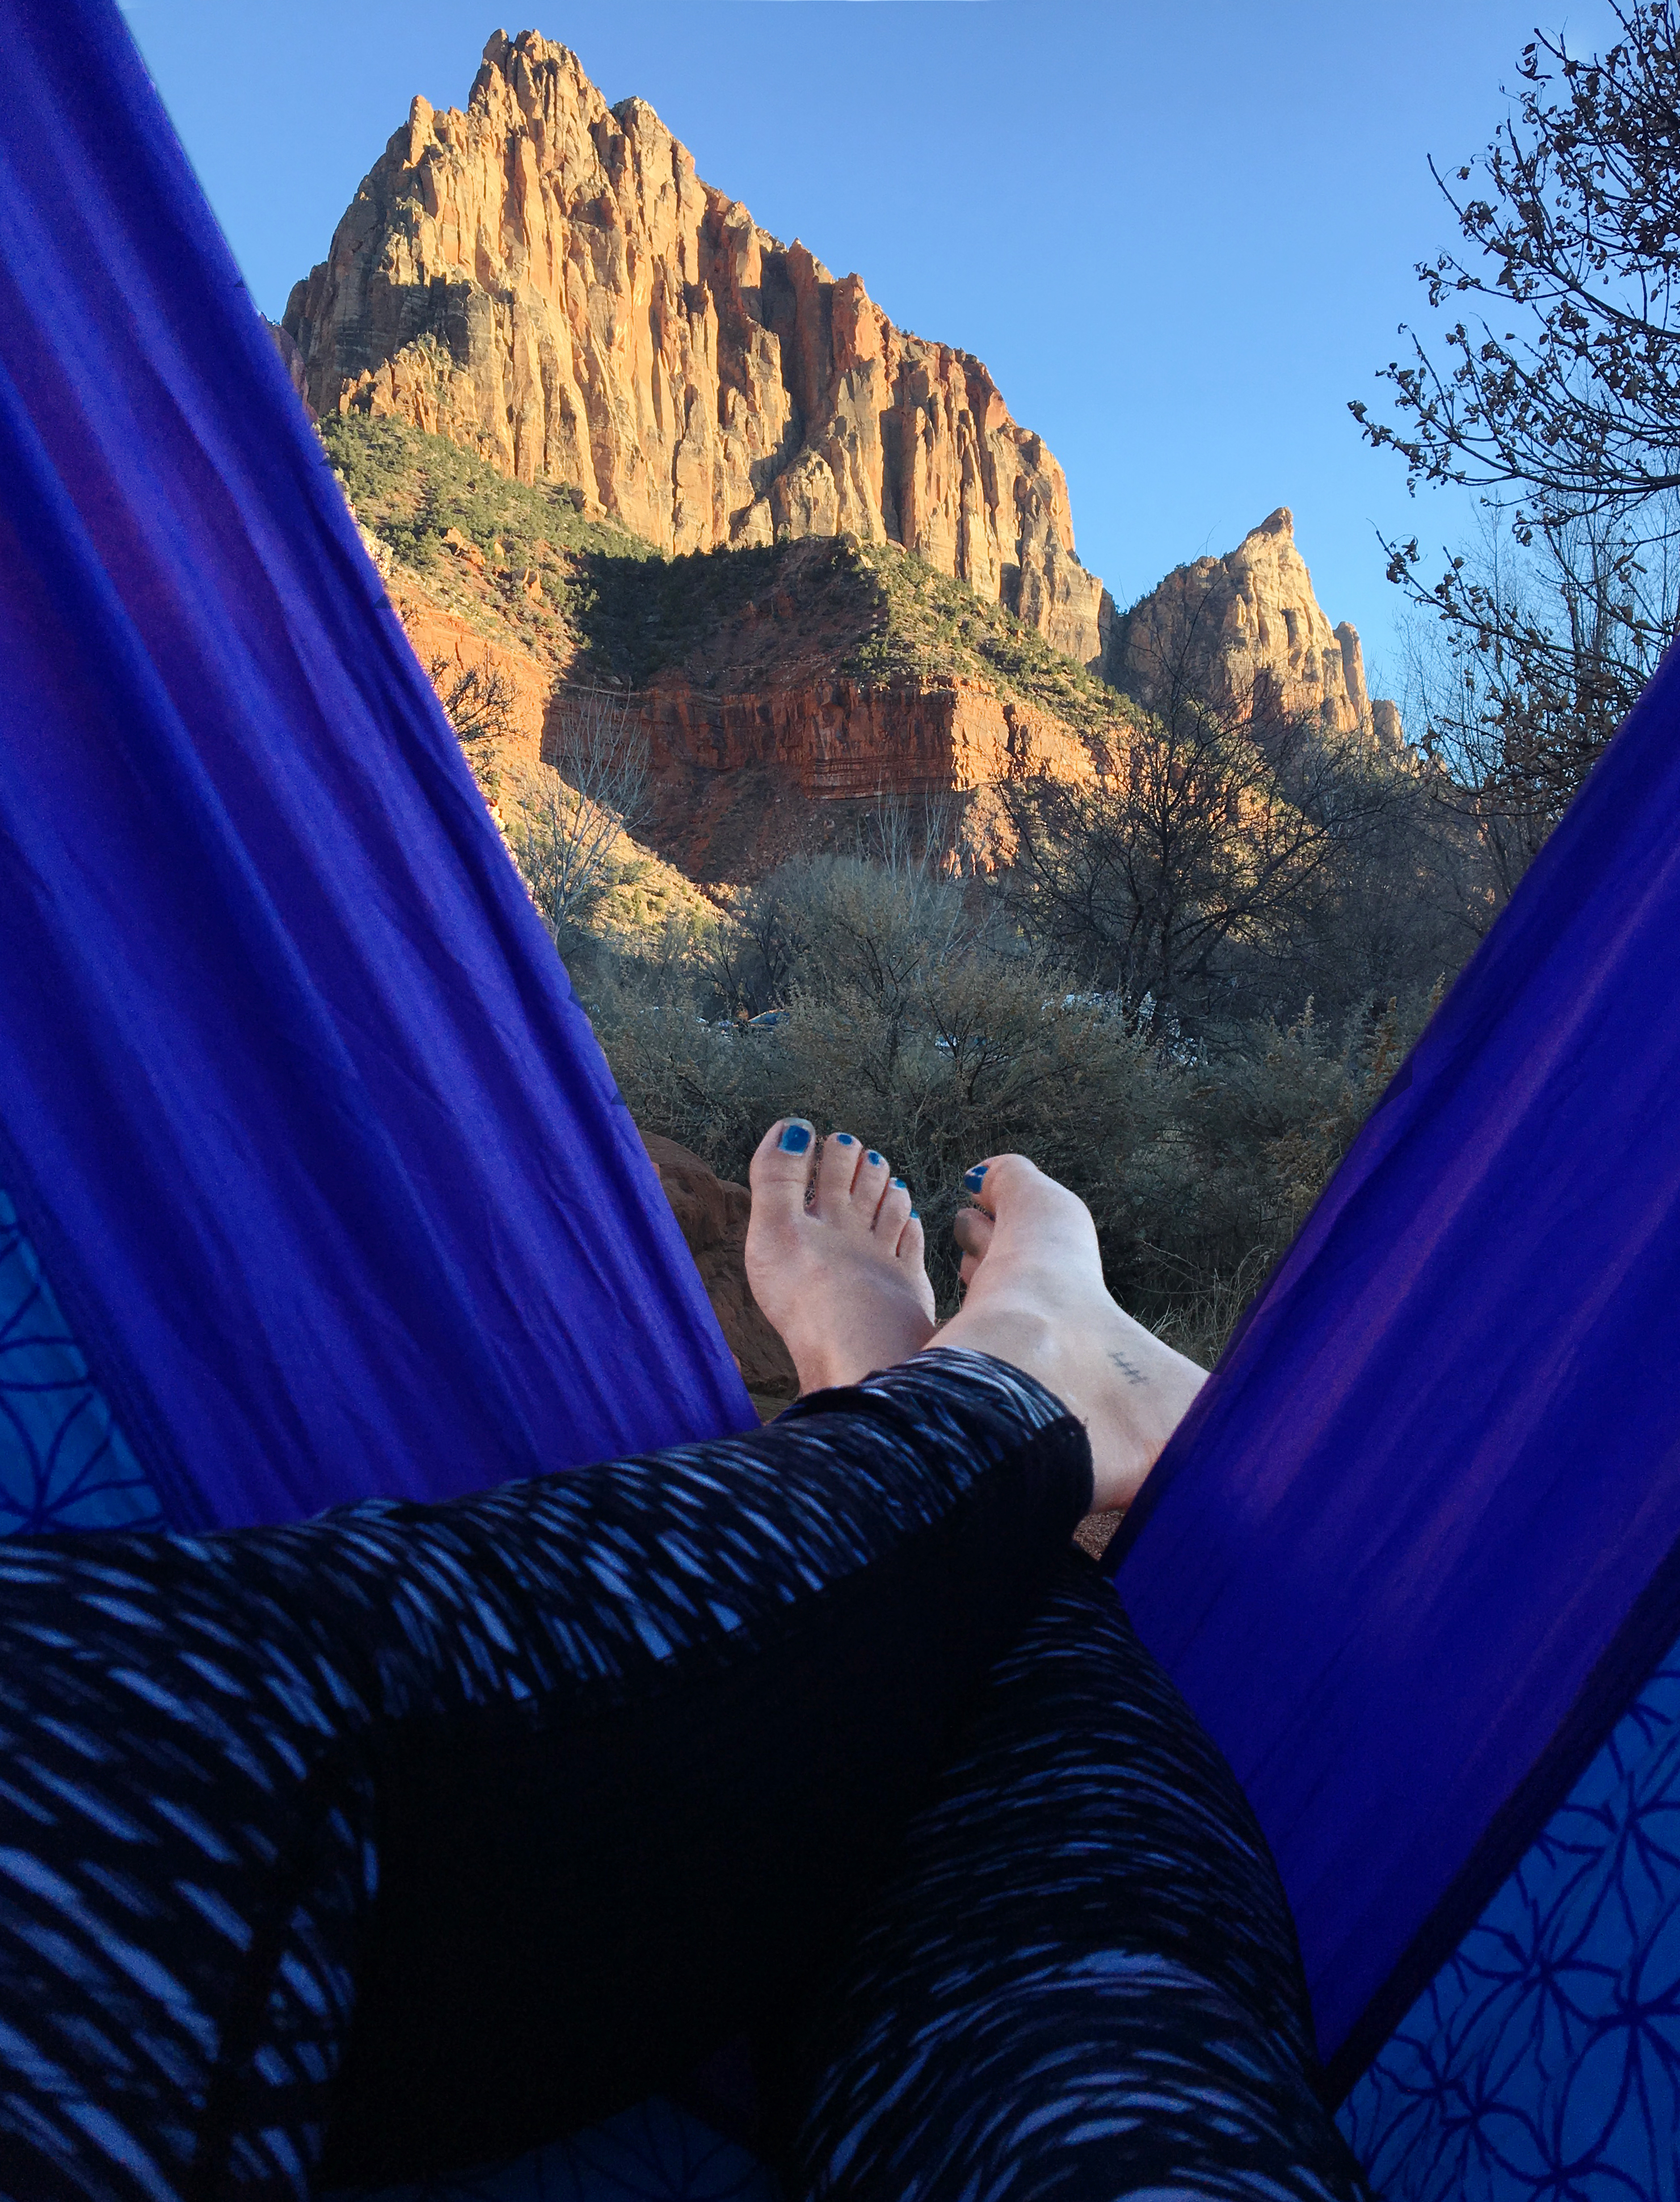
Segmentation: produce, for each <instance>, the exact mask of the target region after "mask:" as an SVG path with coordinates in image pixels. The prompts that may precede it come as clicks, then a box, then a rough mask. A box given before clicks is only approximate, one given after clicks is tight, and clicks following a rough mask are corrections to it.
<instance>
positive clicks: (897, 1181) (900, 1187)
mask: <svg viewBox="0 0 1680 2202" xmlns="http://www.w3.org/2000/svg"><path fill="white" fill-rule="evenodd" d="M893 1190H894V1191H895V1192H909V1190H910V1187H909V1186H907V1185H906V1184H905V1181H904V1180H903V1179H902V1178H901V1177H895V1178H894V1179H893Z"/></svg>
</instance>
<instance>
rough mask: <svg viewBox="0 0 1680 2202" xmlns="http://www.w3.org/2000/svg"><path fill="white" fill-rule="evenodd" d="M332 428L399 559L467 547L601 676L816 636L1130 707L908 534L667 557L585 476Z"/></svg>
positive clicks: (419, 436)
mask: <svg viewBox="0 0 1680 2202" xmlns="http://www.w3.org/2000/svg"><path fill="white" fill-rule="evenodd" d="M321 438H322V440H323V442H324V443H325V445H326V446H327V452H328V455H329V456H330V457H331V459H332V462H333V466H334V468H336V469H337V471H338V473H339V477H340V479H341V480H343V482H344V484H345V491H346V492H347V494H348V495H349V498H350V501H351V505H352V506H353V508H354V509H355V512H356V516H357V520H358V521H360V522H361V524H362V526H363V527H364V528H366V529H367V531H368V533H369V534H370V535H372V536H373V537H374V538H375V539H376V540H377V541H379V542H380V543H381V544H382V545H384V546H385V548H386V550H388V551H389V553H390V554H391V556H392V557H394V558H396V559H397V560H398V561H399V562H401V563H402V564H403V565H405V566H408V567H410V568H413V570H414V571H415V572H416V573H417V574H420V575H421V577H422V579H424V580H427V581H428V582H429V583H430V584H431V585H432V586H433V587H434V588H437V589H438V590H439V593H441V594H442V595H444V596H445V598H451V593H452V592H451V581H452V580H453V579H454V578H455V576H456V575H457V574H458V572H459V569H460V557H461V553H462V552H463V550H465V551H469V552H470V554H472V556H473V557H474V559H475V563H474V566H473V571H474V574H475V576H477V575H479V574H482V577H483V580H484V582H485V584H486V586H488V587H489V589H490V591H491V592H492V601H493V606H494V611H495V615H496V616H497V617H498V619H499V620H500V621H502V622H504V624H505V625H506V626H507V627H509V628H510V630H511V633H512V634H513V636H514V637H515V638H516V639H519V640H521V641H522V642H523V643H524V644H525V645H526V646H527V647H528V648H532V649H533V650H535V651H537V652H538V653H539V655H542V654H546V655H550V656H560V655H563V656H568V657H569V656H571V654H572V652H573V651H574V650H575V651H581V654H582V669H585V670H587V671H590V672H592V673H593V674H596V675H597V677H598V679H599V680H601V681H602V682H603V684H604V685H608V686H615V687H626V686H628V687H629V688H631V689H638V688H641V687H644V686H646V685H647V683H648V682H649V681H651V680H653V679H654V678H655V676H656V675H657V674H660V673H663V672H667V671H669V670H673V669H675V668H681V669H682V670H683V671H684V672H685V674H687V675H688V676H689V677H691V678H692V679H693V680H695V682H696V683H697V685H699V686H722V687H728V686H729V685H730V678H731V676H732V674H739V675H741V676H743V677H746V674H748V673H749V671H751V672H752V673H753V674H757V676H758V677H760V678H762V677H764V675H765V673H766V670H767V667H766V659H767V656H774V657H775V658H776V659H777V661H778V662H780V663H781V666H782V667H783V668H786V667H787V664H788V663H789V662H797V661H798V658H799V654H800V650H801V646H802V645H804V647H805V650H806V651H807V652H808V653H816V654H817V655H819V656H820V657H821V661H822V669H823V670H824V671H826V672H828V673H829V674H837V675H839V676H840V678H842V679H852V680H860V681H883V680H893V679H900V678H905V679H919V680H926V679H930V678H935V677H941V676H949V675H952V674H955V675H957V676H958V677H964V678H968V679H972V680H985V681H988V682H990V683H991V684H992V685H993V686H995V687H996V688H998V689H999V692H1002V693H1003V694H1005V695H1008V696H1012V697H1017V698H1020V699H1021V700H1022V701H1023V702H1026V703H1029V704H1034V705H1035V706H1036V707H1037V708H1038V709H1041V710H1044V711H1047V712H1050V713H1052V714H1053V715H1055V716H1056V717H1058V718H1060V719H1061V720H1063V721H1064V722H1065V723H1066V724H1067V725H1068V726H1070V727H1072V728H1074V729H1076V730H1077V731H1080V732H1085V733H1097V732H1100V731H1101V730H1102V729H1103V728H1104V727H1111V726H1112V725H1113V724H1114V723H1115V721H1116V720H1117V717H1123V716H1124V715H1126V714H1127V713H1128V712H1129V709H1130V707H1129V704H1127V703H1126V701H1125V699H1124V698H1122V697H1120V696H1119V695H1118V694H1117V692H1115V691H1114V690H1113V689H1111V688H1110V687H1109V686H1107V685H1106V684H1105V682H1103V681H1101V680H1096V679H1094V678H1093V676H1092V675H1091V674H1088V673H1087V672H1086V671H1085V669H1084V668H1083V667H1082V666H1079V665H1076V664H1075V663H1074V662H1073V661H1072V660H1071V659H1070V658H1067V657H1064V656H1062V654H1061V652H1060V651H1056V650H1052V648H1051V646H1050V645H1049V644H1048V643H1046V641H1045V640H1044V639H1043V638H1042V636H1040V635H1039V634H1037V633H1035V632H1034V630H1033V629H1032V628H1030V627H1023V625H1022V624H1021V622H1020V621H1019V620H1017V619H1016V618H1015V617H1014V615H1012V614H1011V613H1010V612H1008V611H1006V610H1005V609H1004V608H1003V607H1002V606H1001V605H999V604H987V603H981V600H980V598H978V597H976V595H975V593H974V592H973V590H971V589H970V588H969V587H968V586H967V585H966V584H965V583H964V582H961V581H957V580H952V579H951V578H950V577H949V576H948V575H946V574H938V573H935V572H934V569H933V568H931V567H930V566H928V565H926V564H925V563H924V562H923V561H922V560H921V559H920V558H917V557H913V556H911V555H910V554H909V553H908V552H906V551H904V550H900V549H899V547H898V546H897V545H895V544H889V543H869V544H865V543H862V542H860V541H859V540H858V538H857V537H855V536H841V537H840V538H838V539H835V540H834V541H831V542H798V543H780V544H774V545H765V546H761V547H757V548H751V549H745V550H710V551H706V550H699V551H693V552H690V553H687V554H686V555H684V556H678V557H666V556H663V554H662V553H660V552H659V551H658V550H656V549H655V548H654V547H653V545H651V544H648V543H645V542H643V541H641V540H640V538H638V537H636V536H634V535H631V534H629V533H627V532H626V531H625V530H624V529H622V528H620V527H615V526H613V525H611V524H610V523H608V522H605V521H597V520H589V519H586V518H585V517H584V515H583V511H582V500H581V498H580V497H579V495H578V493H577V492H576V491H575V490H572V489H569V488H567V487H564V486H562V485H560V484H557V483H551V482H516V481H510V480H508V478H507V477H506V476H505V475H503V474H497V473H496V472H495V471H494V470H493V468H489V467H486V465H485V464H484V462H482V461H481V460H480V459H478V458H476V457H475V456H473V455H472V454H471V453H470V452H468V451H463V450H461V449H459V447H458V446H457V445H454V444H451V443H449V442H448V441H446V440H445V439H444V438H443V437H441V436H429V435H427V434H426V433H424V432H423V431H422V430H421V429H418V428H413V427H409V425H408V424H407V423H406V422H405V421H397V420H392V419H382V420H371V419H369V418H368V417H367V416H366V415H362V414H348V415H329V416H328V417H327V419H325V420H323V421H322V422H321ZM533 582H534V583H537V584H539V588H533ZM778 604H780V605H781V613H780V615H779V618H780V632H778V627H777V615H775V614H774V613H772V612H771V608H772V607H775V606H776V605H778ZM759 612H764V613H767V614H769V615H770V617H769V621H768V624H767V626H766V627H765V629H764V631H763V632H759V631H758V630H757V629H756V628H755V627H753V624H752V622H753V620H754V615H755V614H757V613H759ZM767 636H768V638H769V644H770V649H769V651H767V648H766V637H767ZM771 669H772V672H773V668H771Z"/></svg>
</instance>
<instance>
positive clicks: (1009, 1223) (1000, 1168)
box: [959, 1155, 1097, 1257]
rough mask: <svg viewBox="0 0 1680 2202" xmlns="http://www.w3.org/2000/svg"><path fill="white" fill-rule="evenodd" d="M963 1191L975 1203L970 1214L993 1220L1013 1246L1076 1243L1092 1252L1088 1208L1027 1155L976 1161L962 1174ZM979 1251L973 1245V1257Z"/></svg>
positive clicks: (1094, 1236) (1093, 1230)
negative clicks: (974, 1251)
mask: <svg viewBox="0 0 1680 2202" xmlns="http://www.w3.org/2000/svg"><path fill="white" fill-rule="evenodd" d="M963 1190H964V1192H966V1193H967V1194H968V1195H969V1196H970V1198H971V1199H972V1200H973V1201H974V1203H975V1207H974V1210H971V1211H970V1213H972V1214H976V1215H978V1216H989V1217H991V1219H992V1220H993V1222H995V1224H996V1225H997V1228H998V1229H999V1231H1000V1232H1002V1233H1003V1234H1004V1237H1005V1239H1007V1240H1008V1241H1009V1243H1010V1245H1011V1247H1014V1246H1018V1245H1028V1246H1032V1245H1043V1246H1048V1245H1052V1243H1058V1242H1059V1243H1061V1244H1063V1245H1069V1246H1070V1245H1074V1244H1078V1245H1080V1247H1081V1250H1082V1251H1093V1250H1094V1249H1095V1246H1096V1243H1097V1233H1096V1226H1095V1225H1094V1224H1093V1222H1092V1221H1091V1211H1090V1210H1089V1209H1088V1208H1087V1207H1086V1205H1085V1204H1084V1202H1083V1201H1082V1199H1081V1198H1079V1195H1078V1194H1077V1193H1076V1192H1069V1191H1068V1189H1067V1187H1066V1186H1064V1185H1058V1183H1057V1182H1056V1180H1055V1179H1054V1178H1053V1177H1046V1175H1045V1174H1044V1172H1043V1171H1042V1170H1041V1169H1040V1168H1039V1167H1038V1165H1037V1163H1031V1162H1029V1161H1028V1159H1027V1157H1026V1156H1025V1155H993V1156H991V1157H988V1158H987V1161H985V1162H983V1163H976V1165H975V1167H974V1169H971V1170H969V1171H967V1172H965V1174H964V1178H963ZM959 1243H960V1242H959ZM990 1243H991V1239H990V1234H989V1233H988V1235H987V1245H989V1244H990ZM981 1251H983V1250H982V1249H980V1248H978V1247H976V1257H978V1254H979V1253H980V1252H981Z"/></svg>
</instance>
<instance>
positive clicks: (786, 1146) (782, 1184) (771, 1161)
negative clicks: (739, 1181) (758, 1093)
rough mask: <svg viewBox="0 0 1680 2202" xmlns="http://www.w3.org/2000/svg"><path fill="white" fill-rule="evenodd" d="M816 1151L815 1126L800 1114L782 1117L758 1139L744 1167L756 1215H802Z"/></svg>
mask: <svg viewBox="0 0 1680 2202" xmlns="http://www.w3.org/2000/svg"><path fill="white" fill-rule="evenodd" d="M815 1159H816V1127H815V1125H813V1124H811V1123H809V1122H806V1120H805V1117H803V1116H782V1117H781V1118H779V1119H778V1120H777V1122H775V1123H774V1124H772V1125H771V1126H770V1128H769V1131H768V1132H766V1133H765V1134H764V1136H763V1139H760V1140H759V1142H758V1147H757V1152H756V1153H755V1154H754V1156H753V1157H752V1162H751V1163H749V1165H748V1167H747V1178H748V1180H749V1182H750V1183H751V1185H752V1212H753V1215H754V1216H778V1215H781V1214H782V1213H783V1212H784V1211H785V1213H786V1214H787V1215H788V1216H798V1215H799V1214H801V1213H802V1212H803V1210H804V1208H805V1187H806V1186H807V1185H809V1184H810V1182H811V1163H813V1161H814V1160H815Z"/></svg>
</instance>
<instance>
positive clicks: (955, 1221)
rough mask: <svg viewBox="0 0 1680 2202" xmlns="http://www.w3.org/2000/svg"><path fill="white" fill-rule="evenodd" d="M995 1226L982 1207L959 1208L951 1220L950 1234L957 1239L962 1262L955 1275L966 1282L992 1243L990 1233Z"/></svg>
mask: <svg viewBox="0 0 1680 2202" xmlns="http://www.w3.org/2000/svg"><path fill="white" fill-rule="evenodd" d="M996 1228H997V1226H996V1225H995V1224H994V1223H993V1221H992V1219H991V1217H990V1216H988V1215H987V1213H986V1210H984V1209H983V1208H959V1209H958V1210H957V1213H956V1215H955V1216H954V1217H953V1218H952V1225H951V1235H952V1238H953V1239H955V1240H956V1241H957V1250H958V1253H960V1254H961V1256H962V1257H963V1259H962V1264H961V1267H960V1268H959V1269H958V1272H957V1275H958V1280H959V1281H960V1282H961V1283H963V1284H965V1285H966V1284H967V1283H968V1281H969V1280H970V1278H971V1277H972V1276H973V1275H974V1273H975V1271H976V1269H978V1268H979V1267H980V1265H981V1262H982V1261H984V1260H985V1258H986V1250H987V1247H988V1246H989V1245H991V1243H992V1233H993V1231H994V1230H995V1229H996Z"/></svg>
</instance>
